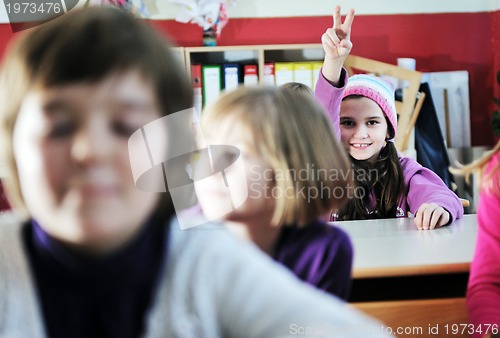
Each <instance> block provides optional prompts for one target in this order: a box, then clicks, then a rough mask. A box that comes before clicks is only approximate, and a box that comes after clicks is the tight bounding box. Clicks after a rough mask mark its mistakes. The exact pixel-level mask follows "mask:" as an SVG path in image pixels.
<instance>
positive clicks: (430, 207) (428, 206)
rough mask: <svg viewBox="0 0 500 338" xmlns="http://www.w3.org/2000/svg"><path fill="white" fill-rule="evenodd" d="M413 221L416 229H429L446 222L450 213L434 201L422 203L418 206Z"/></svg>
mask: <svg viewBox="0 0 500 338" xmlns="http://www.w3.org/2000/svg"><path fill="white" fill-rule="evenodd" d="M414 221H415V225H416V226H417V228H418V229H423V230H427V229H429V230H431V229H434V228H439V227H442V226H443V225H446V224H448V222H449V221H450V213H449V212H448V211H446V209H444V208H443V207H440V206H439V205H437V204H436V203H424V204H422V205H421V206H420V208H418V210H417V213H416V214H415V220H414Z"/></svg>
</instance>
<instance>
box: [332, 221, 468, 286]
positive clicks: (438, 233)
mask: <svg viewBox="0 0 500 338" xmlns="http://www.w3.org/2000/svg"><path fill="white" fill-rule="evenodd" d="M335 225H337V226H338V227H340V228H342V229H343V230H345V231H346V232H347V233H348V234H349V236H350V237H351V240H352V242H353V246H354V267H353V277H354V278H372V277H374V278H376V277H394V276H408V275H428V274H445V273H459V272H468V271H469V267H470V262H471V261H472V257H473V253H474V247H475V241H476V232H477V223H476V215H475V214H472V215H464V217H463V218H462V219H459V220H456V221H455V222H453V223H452V224H450V225H449V226H446V227H442V228H439V229H434V230H418V229H417V228H416V226H415V224H414V223H413V219H412V218H392V219H379V220H363V221H344V222H336V223H335Z"/></svg>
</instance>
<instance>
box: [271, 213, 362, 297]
mask: <svg viewBox="0 0 500 338" xmlns="http://www.w3.org/2000/svg"><path fill="white" fill-rule="evenodd" d="M352 257H353V250H352V245H351V241H350V239H349V237H348V236H347V234H346V233H345V232H344V231H343V230H341V229H339V228H337V227H335V226H333V225H329V224H326V223H323V222H320V221H316V222H313V223H310V224H308V225H306V226H304V227H300V228H299V227H296V226H285V227H283V229H282V231H281V234H280V237H279V239H278V242H277V246H276V251H275V254H274V257H273V258H274V260H275V261H277V262H280V263H281V264H283V265H284V266H286V267H287V268H288V269H290V270H291V271H292V272H293V273H294V274H295V275H296V276H297V277H299V278H300V279H301V280H303V281H305V282H306V283H308V284H311V285H313V286H315V287H317V288H319V289H322V290H325V291H327V292H329V293H331V294H333V295H335V296H337V297H340V298H343V299H345V300H347V298H348V296H349V292H350V289H351V267H352Z"/></svg>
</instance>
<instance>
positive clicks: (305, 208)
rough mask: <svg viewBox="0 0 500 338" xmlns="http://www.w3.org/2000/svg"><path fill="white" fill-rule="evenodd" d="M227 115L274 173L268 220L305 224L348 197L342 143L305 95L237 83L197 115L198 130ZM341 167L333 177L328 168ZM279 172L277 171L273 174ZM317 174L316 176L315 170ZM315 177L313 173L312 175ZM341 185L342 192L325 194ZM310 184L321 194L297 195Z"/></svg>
mask: <svg viewBox="0 0 500 338" xmlns="http://www.w3.org/2000/svg"><path fill="white" fill-rule="evenodd" d="M225 118H231V119H233V121H236V123H240V124H241V126H242V127H243V130H244V133H245V135H242V136H243V137H244V138H247V141H249V142H247V143H248V144H251V145H255V151H256V152H257V154H259V155H260V156H262V158H263V159H264V160H265V161H266V162H267V163H268V165H269V166H270V167H271V168H272V170H273V171H274V173H275V178H274V179H275V181H274V183H275V186H276V188H278V189H280V191H293V192H294V194H293V197H290V195H289V194H280V195H279V197H277V198H276V199H275V204H274V205H275V209H274V214H273V217H272V220H271V223H272V225H274V226H279V225H282V224H297V225H304V224H307V223H309V222H311V221H313V220H315V219H317V218H318V217H319V216H321V215H323V214H326V213H327V212H330V211H331V210H332V209H333V208H339V207H340V206H342V205H343V204H344V203H345V202H346V200H347V188H348V187H349V184H351V183H352V179H351V177H350V175H347V174H346V173H348V172H349V171H350V168H351V164H350V161H349V159H348V157H347V154H346V153H345V150H344V148H343V147H342V146H341V144H340V143H339V141H338V140H337V139H336V137H335V136H334V135H333V132H332V129H331V127H330V121H329V120H328V118H327V117H326V115H325V113H324V111H323V109H322V108H321V107H320V106H319V105H318V104H317V103H316V102H315V101H314V100H313V98H312V97H310V96H307V95H305V94H299V95H297V92H294V91H292V90H290V89H287V88H265V87H254V88H248V87H241V88H239V89H236V90H234V91H232V92H228V93H225V94H223V95H222V96H221V97H220V98H219V99H218V100H217V101H216V102H215V103H214V104H213V105H211V106H208V107H207V108H206V110H205V111H204V112H203V114H202V120H201V125H202V129H203V130H206V131H209V132H210V130H217V126H218V124H219V123H220V121H221V120H223V119H225ZM311 168H312V169H313V170H315V172H313V175H312V176H313V177H309V176H310V175H307V178H306V179H304V180H297V179H296V178H297V177H296V175H292V173H297V172H300V170H309V169H311ZM332 170H334V171H335V172H334V173H337V174H338V172H340V173H341V174H343V175H338V177H336V178H335V179H332V177H331V176H329V173H332ZM277 172H279V173H280V175H276V173H277ZM315 173H317V175H314V174H315ZM314 176H316V177H314ZM339 188H340V189H342V190H341V191H342V196H340V197H339V198H335V197H332V196H331V195H330V193H328V194H327V195H324V194H323V192H324V191H328V192H332V191H338V190H336V189H339ZM312 189H315V191H317V192H318V193H319V192H321V196H320V195H317V196H315V197H314V198H311V196H301V194H299V191H308V192H309V191H311V190H312Z"/></svg>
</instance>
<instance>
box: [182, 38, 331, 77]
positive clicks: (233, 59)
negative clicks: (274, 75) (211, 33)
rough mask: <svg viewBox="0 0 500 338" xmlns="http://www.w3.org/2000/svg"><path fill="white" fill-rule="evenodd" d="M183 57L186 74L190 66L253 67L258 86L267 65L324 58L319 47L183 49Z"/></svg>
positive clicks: (259, 46) (314, 45)
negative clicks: (255, 68)
mask: <svg viewBox="0 0 500 338" xmlns="http://www.w3.org/2000/svg"><path fill="white" fill-rule="evenodd" d="M184 55H185V65H186V70H187V72H188V73H189V74H191V65H192V64H224V63H240V64H243V65H244V64H256V65H257V66H258V72H259V74H258V75H259V84H264V64H265V63H267V62H304V61H322V60H323V58H324V52H323V47H322V45H321V44H291V45H248V46H216V47H185V48H184Z"/></svg>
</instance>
